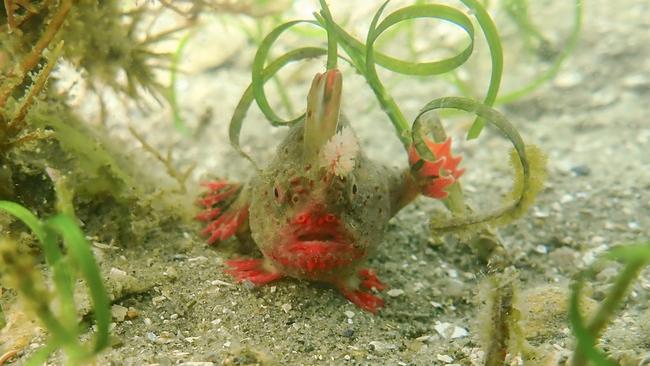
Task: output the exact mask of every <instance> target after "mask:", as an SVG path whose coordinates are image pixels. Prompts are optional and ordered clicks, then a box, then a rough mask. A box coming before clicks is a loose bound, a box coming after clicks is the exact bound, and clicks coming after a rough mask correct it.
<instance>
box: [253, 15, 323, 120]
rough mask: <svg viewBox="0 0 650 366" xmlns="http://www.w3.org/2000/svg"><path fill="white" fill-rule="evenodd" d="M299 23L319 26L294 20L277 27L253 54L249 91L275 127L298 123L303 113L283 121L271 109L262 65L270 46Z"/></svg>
mask: <svg viewBox="0 0 650 366" xmlns="http://www.w3.org/2000/svg"><path fill="white" fill-rule="evenodd" d="M301 23H306V24H312V25H316V26H320V25H319V23H318V22H316V21H313V20H294V21H291V22H287V23H284V24H281V25H279V26H277V27H276V28H275V29H273V30H272V31H271V32H270V33H269V34H268V35H267V36H266V37H265V38H264V39H263V40H262V42H261V43H260V45H259V47H258V48H257V52H256V53H255V57H254V58H253V65H252V67H251V70H252V77H251V89H252V92H253V96H254V97H255V101H256V102H257V105H258V106H259V108H260V110H261V111H262V113H264V115H265V116H266V118H267V119H268V120H269V121H270V122H271V123H272V124H273V125H276V126H282V125H292V124H294V123H296V122H298V121H300V120H301V119H302V118H303V116H304V113H303V114H301V115H300V116H298V117H294V118H292V119H288V120H284V119H282V118H281V117H279V116H278V115H277V114H276V113H275V111H274V110H273V108H272V107H271V105H270V103H269V101H268V99H267V98H266V93H265V92H264V83H265V81H266V80H268V79H265V78H264V74H263V71H264V65H265V63H266V60H267V58H268V54H269V51H270V49H271V46H272V45H273V43H274V42H275V41H276V40H277V39H278V37H280V35H281V34H282V33H283V32H284V31H286V30H288V29H289V28H291V27H293V26H296V25H298V24H301ZM282 66H284V65H281V66H280V67H278V68H277V69H276V70H273V71H274V72H273V73H271V74H270V75H269V78H270V77H272V76H273V75H275V74H276V73H277V72H278V71H279V70H280V69H281V68H282Z"/></svg>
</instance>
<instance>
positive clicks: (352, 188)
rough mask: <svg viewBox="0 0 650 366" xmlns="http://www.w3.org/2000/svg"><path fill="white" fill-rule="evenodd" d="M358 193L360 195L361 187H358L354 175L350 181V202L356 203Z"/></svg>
mask: <svg viewBox="0 0 650 366" xmlns="http://www.w3.org/2000/svg"><path fill="white" fill-rule="evenodd" d="M357 193H359V186H358V185H357V180H356V179H355V177H354V176H353V175H350V176H349V179H348V200H349V201H350V202H354V201H355V200H356V198H357Z"/></svg>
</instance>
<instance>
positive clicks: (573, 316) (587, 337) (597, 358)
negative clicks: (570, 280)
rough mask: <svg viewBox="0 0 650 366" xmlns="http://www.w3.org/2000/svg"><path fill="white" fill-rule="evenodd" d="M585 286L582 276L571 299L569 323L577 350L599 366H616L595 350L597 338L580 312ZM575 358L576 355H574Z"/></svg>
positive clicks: (574, 287) (579, 277)
mask: <svg viewBox="0 0 650 366" xmlns="http://www.w3.org/2000/svg"><path fill="white" fill-rule="evenodd" d="M583 286H584V275H583V274H581V275H579V276H578V277H577V278H576V280H575V282H574V284H573V286H572V291H571V297H570V298H569V323H570V324H571V329H572V330H573V333H574V335H575V336H576V339H577V341H578V344H577V349H578V350H580V352H582V354H584V355H585V356H586V357H587V358H588V359H590V360H591V361H592V362H593V363H594V364H596V365H597V366H614V365H615V364H614V363H613V362H612V361H610V360H608V359H607V357H606V356H605V355H604V354H603V353H602V352H601V351H599V350H598V349H596V348H595V346H594V345H595V344H596V337H595V336H593V335H592V334H591V333H590V332H589V330H588V329H587V326H586V325H585V320H584V318H583V317H582V314H581V312H580V294H581V292H582V287H583ZM575 357H576V355H574V358H575ZM574 364H575V360H574Z"/></svg>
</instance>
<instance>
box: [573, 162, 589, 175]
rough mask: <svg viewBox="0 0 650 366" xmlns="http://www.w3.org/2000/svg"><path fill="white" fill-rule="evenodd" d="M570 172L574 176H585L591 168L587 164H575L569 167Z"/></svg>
mask: <svg viewBox="0 0 650 366" xmlns="http://www.w3.org/2000/svg"><path fill="white" fill-rule="evenodd" d="M571 172H572V173H573V174H574V175H575V176H576V177H586V176H588V175H589V174H591V168H590V167H589V166H587V165H576V166H573V167H571Z"/></svg>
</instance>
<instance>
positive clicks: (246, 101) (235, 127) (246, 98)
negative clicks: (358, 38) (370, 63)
mask: <svg viewBox="0 0 650 366" xmlns="http://www.w3.org/2000/svg"><path fill="white" fill-rule="evenodd" d="M326 54H327V50H326V49H324V48H318V47H303V48H299V49H296V50H293V51H290V52H287V53H285V54H284V55H282V56H280V57H278V58H277V59H275V60H274V61H272V62H271V63H270V64H269V65H268V66H267V67H265V68H264V69H263V70H262V71H261V72H260V74H259V76H258V77H257V79H259V80H258V81H259V82H260V83H261V85H260V86H261V87H263V85H264V82H266V81H267V80H269V79H271V78H272V77H273V75H275V74H276V73H277V72H278V70H280V69H281V68H282V67H283V66H284V65H286V64H288V63H290V62H293V61H299V60H304V59H309V58H314V57H319V56H324V55H326ZM255 79H256V77H254V78H253V80H255ZM254 100H255V96H254V92H253V84H252V83H251V85H249V86H248V88H246V91H244V94H243V95H242V97H241V98H240V99H239V103H237V107H235V112H234V113H233V115H232V118H231V119H230V125H229V128H228V136H229V138H230V144H231V145H232V146H233V148H234V149H235V150H236V151H237V152H239V153H240V154H241V155H242V156H244V157H245V158H246V159H248V160H249V161H250V162H251V163H253V165H254V166H255V167H257V164H256V163H255V161H254V160H253V158H251V157H250V156H249V155H248V154H246V153H245V152H244V151H243V150H242V149H241V145H240V143H239V137H240V134H241V129H242V124H243V122H244V118H246V113H247V112H248V109H249V108H250V106H251V104H252V103H253V101H254Z"/></svg>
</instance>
